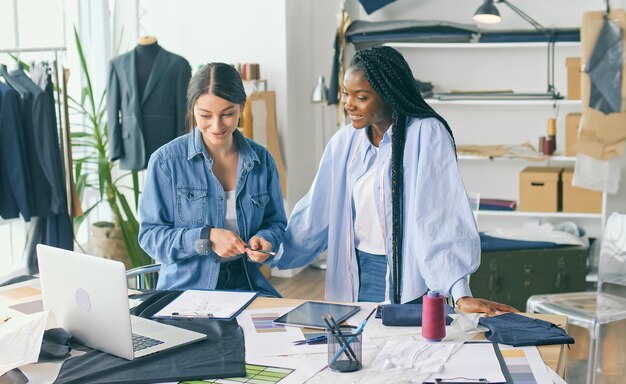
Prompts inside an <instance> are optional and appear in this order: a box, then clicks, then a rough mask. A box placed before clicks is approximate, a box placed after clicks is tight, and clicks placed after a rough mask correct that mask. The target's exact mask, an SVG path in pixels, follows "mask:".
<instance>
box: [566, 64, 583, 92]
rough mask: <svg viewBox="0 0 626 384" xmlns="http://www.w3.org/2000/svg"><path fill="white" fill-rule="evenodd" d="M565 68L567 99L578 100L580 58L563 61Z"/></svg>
mask: <svg viewBox="0 0 626 384" xmlns="http://www.w3.org/2000/svg"><path fill="white" fill-rule="evenodd" d="M565 66H566V67H567V98H568V99H576V100H580V57H568V58H567V59H565Z"/></svg>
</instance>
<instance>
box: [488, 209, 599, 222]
mask: <svg viewBox="0 0 626 384" xmlns="http://www.w3.org/2000/svg"><path fill="white" fill-rule="evenodd" d="M477 213H478V216H501V217H544V218H562V219H598V220H600V219H602V214H601V213H575V212H523V211H487V210H485V211H481V210H478V211H477Z"/></svg>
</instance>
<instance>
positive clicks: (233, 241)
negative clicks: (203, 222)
mask: <svg viewBox="0 0 626 384" xmlns="http://www.w3.org/2000/svg"><path fill="white" fill-rule="evenodd" d="M209 240H210V241H211V248H213V252H215V253H217V255H218V256H220V257H233V256H237V255H241V254H242V253H244V252H246V243H244V241H243V240H241V238H240V237H239V236H237V235H236V234H235V233H234V232H232V231H229V230H228V229H223V228H212V229H211V234H210V235H209Z"/></svg>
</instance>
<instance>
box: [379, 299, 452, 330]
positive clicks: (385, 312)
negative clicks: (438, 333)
mask: <svg viewBox="0 0 626 384" xmlns="http://www.w3.org/2000/svg"><path fill="white" fill-rule="evenodd" d="M444 306H445V310H446V325H450V324H451V323H452V318H451V317H450V316H447V315H450V314H454V313H455V312H454V309H453V308H452V307H451V306H449V305H447V304H445V305H444ZM376 318H382V320H383V325H388V326H392V327H393V326H395V327H421V326H422V304H384V305H381V306H379V307H378V311H376Z"/></svg>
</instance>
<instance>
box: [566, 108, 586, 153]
mask: <svg viewBox="0 0 626 384" xmlns="http://www.w3.org/2000/svg"><path fill="white" fill-rule="evenodd" d="M581 117H582V114H581V113H568V114H567V115H566V116H565V156H576V153H577V151H576V148H574V145H576V142H577V141H578V126H579V125H580V119H581Z"/></svg>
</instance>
